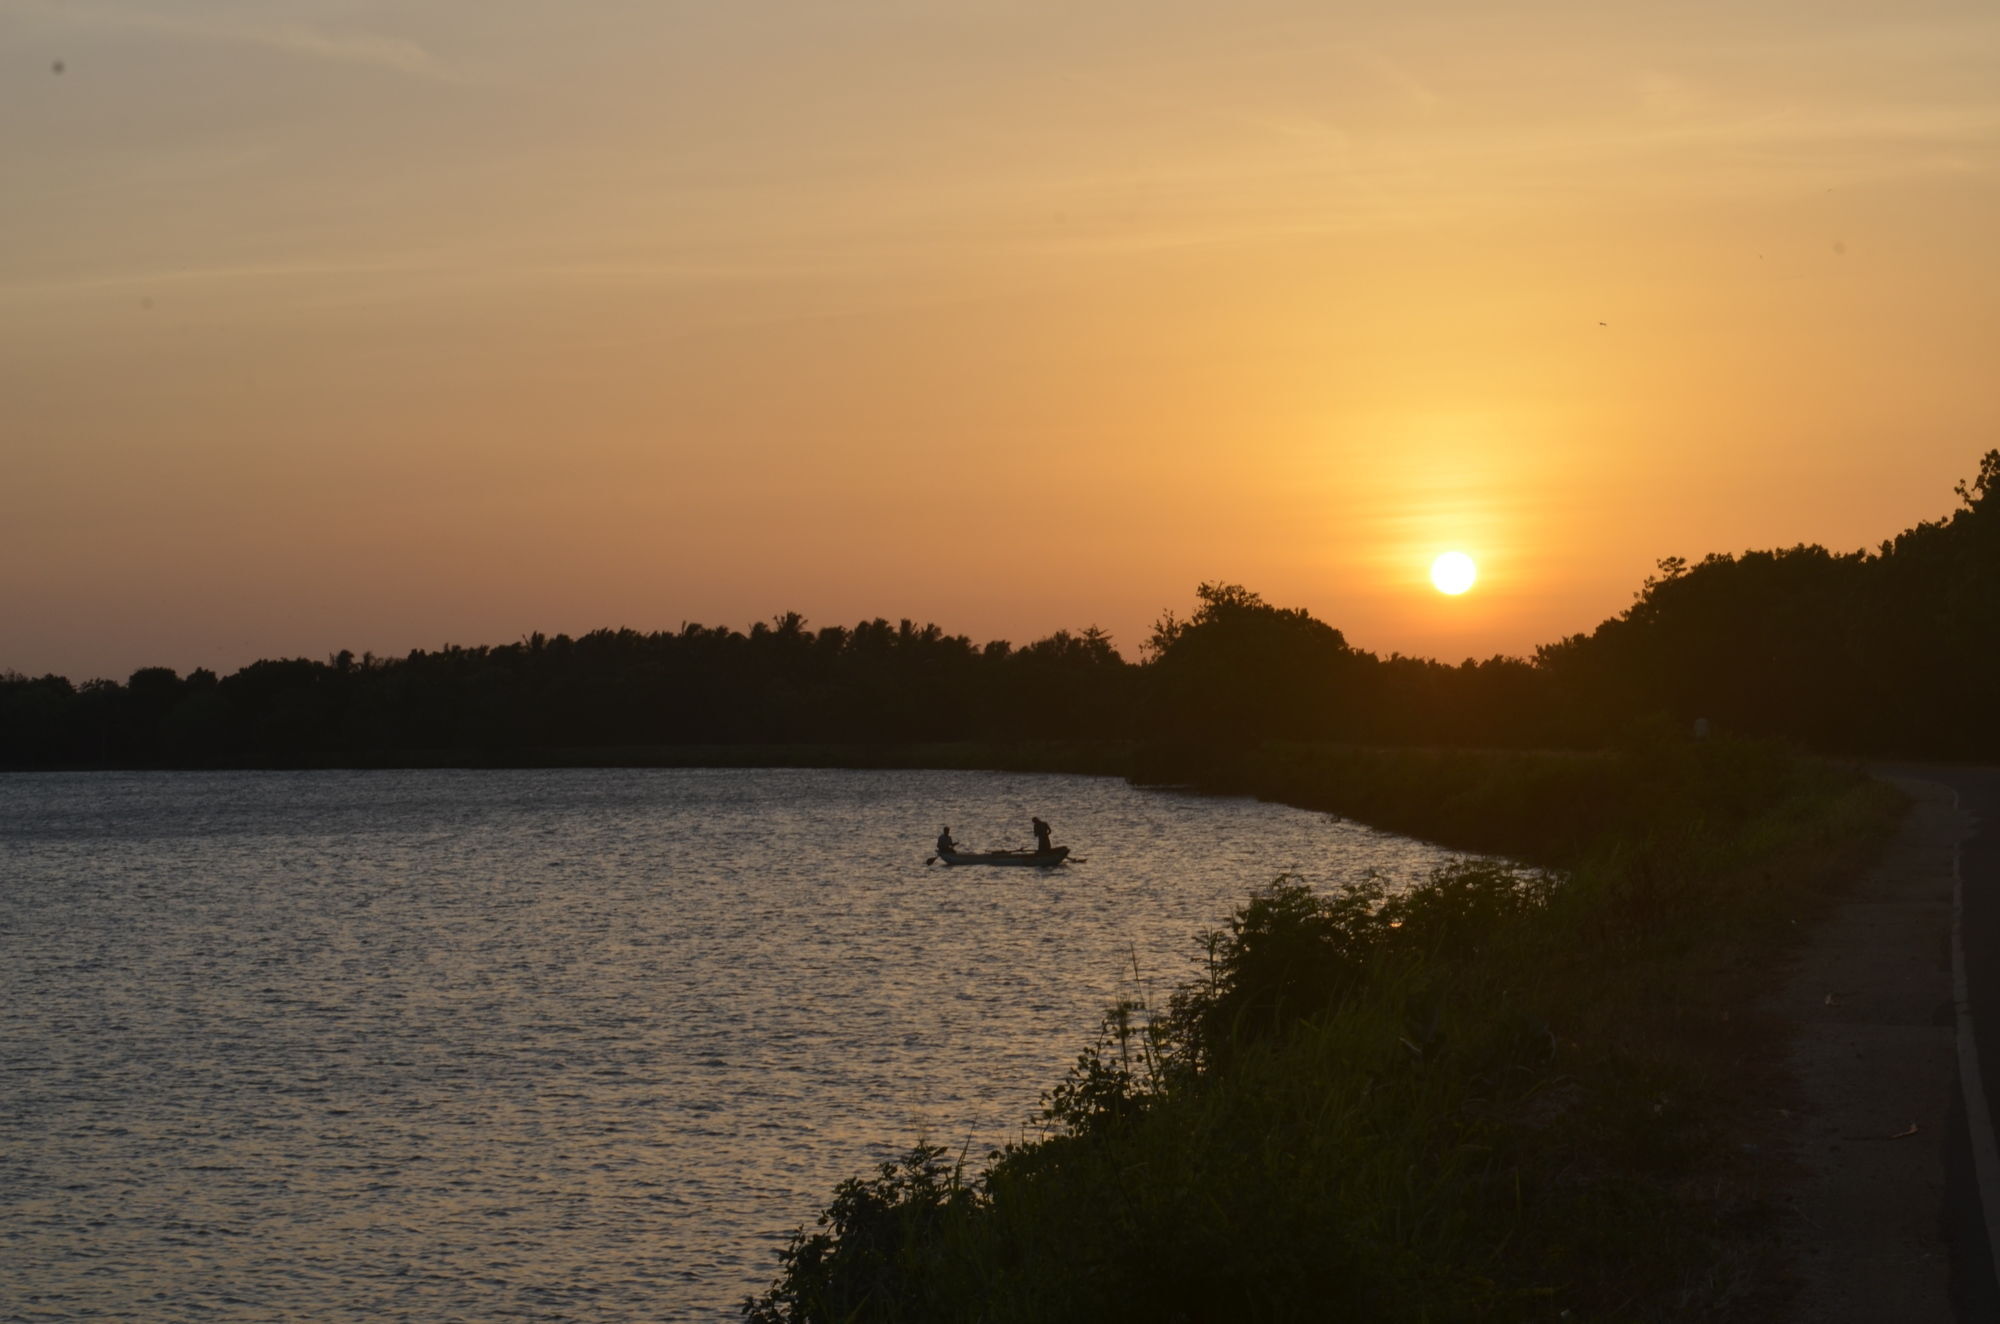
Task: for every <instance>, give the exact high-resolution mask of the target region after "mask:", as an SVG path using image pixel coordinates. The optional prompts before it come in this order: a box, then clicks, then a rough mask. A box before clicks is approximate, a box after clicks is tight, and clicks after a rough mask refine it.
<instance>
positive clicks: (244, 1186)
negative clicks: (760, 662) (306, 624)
mask: <svg viewBox="0 0 2000 1324" xmlns="http://www.w3.org/2000/svg"><path fill="white" fill-rule="evenodd" d="M1034 813H1039V814H1041V815H1042V816H1043V817H1044V818H1047V819H1049V820H1051V821H1052V822H1053V823H1054V824H1055V827H1056V838H1057V840H1058V841H1066V842H1068V843H1070V844H1071V845H1072V846H1074V847H1075V849H1076V852H1077V854H1079V855H1081V856H1083V857H1085V862H1084V863H1081V864H1076V865H1072V866H1069V867H1066V868H1064V869H1061V870H1057V871H1053V872H1050V873H1042V872H1039V871H1035V870H996V869H950V870H947V869H944V868H942V867H932V868H926V867H925V865H924V857H925V856H926V855H928V854H929V853H930V849H931V839H932V838H933V837H934V836H935V835H936V834H937V829H938V825H939V824H940V823H946V822H948V823H950V824H951V825H952V827H953V829H954V832H955V834H956V835H957V837H958V839H959V840H960V841H961V842H962V843H965V844H966V845H968V846H969V847H972V848H979V847H993V846H1007V845H1015V846H1018V845H1025V844H1027V835H1028V834H1027V821H1028V818H1029V816H1030V814H1034ZM1442 858H1443V856H1442V854H1441V853H1440V852H1438V851H1436V850H1434V849H1432V848H1430V847H1426V846H1422V845H1418V844H1416V843H1412V842H1409V841H1405V840H1403V839H1400V838H1396V837H1391V836H1388V835H1385V834H1381V833H1377V832H1373V831H1370V830H1368V829H1366V828H1361V827H1357V826H1355V825H1352V824H1348V823H1343V822H1339V821H1336V820H1331V819H1328V818H1326V817H1324V816H1321V815H1316V814H1309V813H1303V812H1300V811H1297V810H1292V809H1285V808H1282V807H1279V806H1274V805H1265V804H1258V803H1255V802H1253V801H1246V800H1235V799H1207V798H1199V797H1193V796H1183V795H1175V794H1164V793H1158V792H1142V791H1137V790H1134V789H1132V788H1130V787H1128V786H1126V785H1124V784H1123V783H1122V782H1118V781H1113V780H1106V779H1098V778H1082V777H1035V776H1010V775H1002V774H987V773H911V772H893V773H874V772H826V771H742V770H695V771H680V770H674V771H663V770H585V771H536V772H381V773H301V774H285V773H224V774H95V775H74V776H69V775H65V776H11V777H0V1318H6V1319H76V1318H123V1319H144V1320H216V1319H240V1320H273V1319H291V1320H377V1319H423V1320H431V1319H440V1320H441V1319H481V1320H484V1319H505V1318H523V1319H526V1318H532V1319H538V1320H550V1319H585V1320H627V1319H629V1320H657V1319H719V1318H731V1317H733V1314H734V1307H735V1303H736V1301H737V1300H739V1299H740V1298H741V1297H742V1296H744V1295H745V1294H747V1293H749V1292H751V1291H753V1290H757V1289H759V1288H761V1287H762V1286H764V1285H765V1284H766V1283H767V1282H768V1281H769V1279H770V1277H771V1275H772V1273H773V1272H774V1270H775V1266H776V1261H775V1257H774V1252H775V1250H776V1249H777V1248H778V1247H779V1246H781V1245H782V1244H783V1243H784V1240H785V1237H786V1235H787V1233H788V1232H789V1231H790V1230H791V1229H792V1228H794V1227H796V1226H797V1225H799V1224H800V1223H802V1222H810V1221H811V1219H812V1217H813V1216H814V1214H815V1213H816V1212H817V1210H818V1209H819V1207H820V1206H821V1205H822V1204H823V1203H824V1201H825V1199H826V1197H827V1196H828V1195H829V1194H830V1192H831V1190H832V1188H833V1186H834V1185H835V1183H837V1182H838V1181H840V1180H841V1179H842V1178H844V1177H847V1176H851V1175H854V1174H856V1173H858V1172H861V1171H863V1170H865V1169H866V1168H868V1167H869V1166H871V1165H872V1164H874V1163H877V1162H880V1161H881V1160H883V1159H885V1158H889V1157H892V1156H894V1155H895V1154H896V1153H898V1152H900V1151H901V1150H902V1149H905V1148H907V1146H908V1145H909V1144H910V1143H911V1142H912V1141H914V1140H915V1139H916V1138H918V1137H919V1136H923V1137H927V1138H929V1139H931V1140H933V1141H935V1142H937V1143H943V1144H949V1145H953V1146H958V1145H962V1144H970V1146H971V1148H972V1152H973V1154H974V1156H977V1155H978V1154H980V1153H982V1152H983V1151H984V1149H985V1148H987V1147H990V1146H992V1145H995V1144H998V1143H1000V1142H1003V1141H1005V1140H1007V1139H1009V1138H1012V1137H1014V1136H1016V1135H1017V1134H1018V1133H1019V1131H1020V1128H1021V1126H1022V1124H1023V1122H1024V1120H1025V1119H1026V1118H1027V1117H1028V1116H1029V1115H1030V1114H1031V1113H1032V1112H1033V1110H1034V1109H1035V1107H1036V1105H1037V1099H1038V1095H1039V1093H1040V1091H1041V1090H1043V1089H1044V1088H1046V1087H1047V1086H1048V1085H1050V1084H1051V1083H1053V1082H1054V1081H1055V1080H1056V1079H1057V1078H1059V1076H1060V1075H1061V1072H1062V1070H1063V1069H1064V1067H1065V1066H1066V1065H1067V1064H1068V1063H1069V1062H1070V1060H1071V1059H1072V1058H1073V1057H1074V1056H1075V1054H1076V1052H1077V1050H1078V1049H1079V1048H1080V1047H1081V1045H1082V1044H1083V1042H1084V1041H1085V1040H1086V1039H1087V1038H1088V1037H1089V1035H1090V1034H1091V1032H1092V1030H1093V1029H1094V1027H1095V1024H1096V1020H1097V1016H1098V1013H1099V1011H1100V1009H1101V1008H1102V1007H1103V1006H1104V1005H1105V1004H1106V1003H1108V1002H1109V1001H1111V1000H1112V999H1113V998H1115V997H1117V996H1119V995H1120V994H1121V993H1129V992H1130V991H1131V990H1132V987H1133V967H1134V961H1135V957H1136V962H1137V967H1138V971H1139V975H1140V978H1141V980H1142V981H1143V983H1144V984H1145V985H1147V986H1149V987H1150V988H1151V990H1152V991H1153V992H1154V993H1155V994H1163V993H1164V992H1165V991H1166V990H1167V989H1168V988H1170V987H1171V986H1172V985H1173V984H1174V983H1175V982H1177V981H1178V980H1179V979H1181V978H1182V977H1184V976H1186V975H1187V974H1189V973H1191V971H1192V969H1193V965H1192V958H1191V953H1192V952H1193V950H1194V948H1193V944H1192V942H1191V936H1192V935H1193V934H1194V933H1195V932H1196V931H1197V930H1199V929H1202V928H1205V927H1210V926H1213V925H1215V924H1216V923H1218V922H1219V921H1221V920H1222V919H1224V918H1225V917H1226V916H1227V915H1228V913H1229V911H1230V908H1231V907H1232V906H1233V905H1235V904H1236V903H1238V902H1240V901H1241V900H1242V899H1243V897H1244V895H1245V894H1246V893H1247V891H1248V890H1249V889H1250V888H1251V887H1252V886H1255V885H1257V884H1259V883H1261V882H1264V881H1268V880H1269V879H1270V878H1271V877H1272V876H1274V875H1276V874H1278V873H1280V872H1286V871H1289V872H1296V873H1301V874H1304V875H1306V876H1307V877H1308V878H1309V879H1312V880H1314V881H1331V880H1335V879H1340V878H1345V877H1349V876H1353V875H1356V874H1358V873H1360V872H1361V871H1363V870H1366V869H1376V870H1379V871H1382V872H1384V873H1386V874H1388V875H1391V876H1393V877H1398V878H1408V877H1415V876H1420V875H1421V874H1423V873H1425V872H1427V871H1428V870H1429V869H1430V868H1431V867H1432V866H1433V865H1434V864H1436V863H1437V862H1438V861H1439V860H1441V859H1442Z"/></svg>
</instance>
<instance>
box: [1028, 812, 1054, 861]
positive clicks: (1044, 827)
mask: <svg viewBox="0 0 2000 1324" xmlns="http://www.w3.org/2000/svg"><path fill="white" fill-rule="evenodd" d="M1029 821H1030V822H1032V823H1033V824H1034V825H1035V849H1036V850H1037V851H1039V852H1040V853H1042V854H1043V855H1047V854H1048V853H1049V852H1050V851H1052V850H1054V849H1055V847H1054V846H1051V845H1050V844H1049V825H1048V824H1047V823H1044V822H1043V821H1042V820H1041V819H1039V818H1035V819H1030V820H1029Z"/></svg>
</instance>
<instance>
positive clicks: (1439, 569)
mask: <svg viewBox="0 0 2000 1324" xmlns="http://www.w3.org/2000/svg"><path fill="white" fill-rule="evenodd" d="M1478 578H1479V567H1478V566H1476V565H1474V564H1473V563H1472V558H1471V557H1469V556H1467V555H1466V554H1465V553H1464V552H1446V553H1445V554H1444V555H1442V556H1440V557H1438V559H1437V560H1435V561H1433V562H1431V583H1432V584H1433V585H1435V586H1436V588H1437V591H1438V592H1440V593H1449V594H1451V595H1452V596H1453V597H1457V596H1458V595H1459V594H1461V593H1463V592H1465V590H1467V589H1469V588H1471V587H1472V585H1473V581H1475V580H1477V579H1478Z"/></svg>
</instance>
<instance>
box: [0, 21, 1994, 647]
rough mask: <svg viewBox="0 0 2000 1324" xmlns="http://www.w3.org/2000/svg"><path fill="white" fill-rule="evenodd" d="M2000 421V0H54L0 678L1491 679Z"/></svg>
mask: <svg viewBox="0 0 2000 1324" xmlns="http://www.w3.org/2000/svg"><path fill="white" fill-rule="evenodd" d="M1996 445H2000V8H1996V7H1995V6H1994V5H1992V4H1991V3H1990V0H1980V2H1977V3H1973V2H1968V3H1922V2H1921V0H1918V2H1915V3H1903V4H1899V5H1894V6H1891V5H1885V4H1879V3H1877V4H1869V5H1859V4H1844V3H1839V0H1830V2H1829V0H1810V2H1808V0H1791V2H1788V3H1770V2H1767V0H1730V3H1727V4H1722V3H1702V2H1694V3H1680V4H1675V5H1671V6H1669V5H1621V4H1615V3H1613V4H1607V3H1604V0H1592V2H1591V3H1568V2H1565V3H1539V4H1537V3H1528V4H1510V5H1505V6H1496V5H1492V4H1489V3H1472V2H1471V0H1467V2H1466V3H1413V4H1404V5H1397V6H1389V5H1381V4H1366V5H1364V4H1359V3H1328V2H1326V0H1320V2H1318V3H1283V2H1279V0H1236V2H1235V3H1231V4H1228V5H1223V4H1218V3H1212V2H1210V3H1200V4H1195V3H1181V2H1178V0H1146V2H1145V3H1129V4H1128V3H1089V2H1088V0H1064V2H1063V3H1055V2H1054V0H1050V2H1048V3H1042V2H1041V0H953V2H951V3H933V2H931V0H902V2H901V3H890V2H877V0H844V2H843V3H839V4H823V3H812V4H808V3H802V2H795V0H794V2H786V3H776V2H771V0H729V2H728V3H720V2H718V3H671V2H667V0H599V2H598V3H593V4H588V5H551V4H546V3H526V2H525V0H478V2H477V3H473V2H472V0H430V2H429V3H398V4H389V3H375V2H372V0H254V2H253V0H234V2H229V0H159V2H158V3H144V2H142V0H128V2H126V3H112V2H110V0H0V670H4V669H7V668H13V669H16V670H19V671H23V672H28V673H31V674H40V673H42V672H44V671H56V672H60V673H63V674H67V675H69V676H71V677H72V678H73V679H76V680H82V679H84V678H87V677H90V676H99V675H101V676H109V677H114V678H120V679H122V678H123V677H124V676H125V675H126V674H127V673H129V672H130V671H131V670H133V669H134V668H136V667H139V666H142V665H153V664H157V665H166V666H172V667H175V668H177V669H179V670H182V671H187V670H189V669H192V668H194V667H197V666H208V667H212V668H215V669H217V670H223V671H227V670H233V669H235V668H236V667H238V666H241V665H243V664H244V663H246V662H249V661H251V660H253V659H255V658H257V657H263V656H293V655H304V656H312V657H325V656H327V655H328V654H330V653H332V652H334V651H336V650H338V649H341V648H351V649H353V650H355V651H356V652H361V651H363V650H373V651H375V652H377V653H386V654H397V653H402V652H405V651H407V650H409V649H411V648H414V647H435V646H438V645H440V644H443V643H445V642H447V641H449V642H457V643H465V644H471V643H506V642H510V641H512V640H515V639H518V638H520V637H521V636H522V635H524V634H526V633H528V632H530V631H535V630H540V631H543V632H546V633H551V634H553V633H556V632H558V631H567V632H570V633H573V634H574V633H581V632H583V631H587V630H590V629H593V628H596V627H599V626H631V627H634V628H637V629H642V630H653V629H662V628H666V629H672V628H676V627H678V626H679V625H680V623H681V622H683V621H701V622H704V623H707V624H711V625H715V624H727V625H734V626H737V627H739V628H743V627H747V625H748V624H749V623H750V622H752V621H755V620H758V619H763V618H766V617H769V616H771V615H773V614H776V613H779V612H782V611H786V610H797V611H800V612H803V613H804V614H805V615H806V616H807V617H808V618H810V620H811V621H812V623H813V624H815V625H826V624H851V623H853V622H854V621H855V620H857V619H861V618H864V617H873V616H877V615H882V616H888V617H890V618H892V619H893V618H897V617H904V616H908V617H914V618H916V619H918V620H935V621H936V622H938V623H939V624H940V625H943V626H944V627H946V628H947V629H948V630H952V631H954V632H963V633H968V634H971V635H973V636H974V637H975V638H977V639H981V640H984V639H987V638H995V637H998V638H1010V639H1013V640H1015V641H1017V642H1025V641H1026V640H1029V639H1032V638H1035V637H1038V636H1040V635H1045V634H1048V633H1050V632H1051V631H1053V630H1055V629H1057V628H1063V627H1067V628H1072V629H1076V628H1081V627H1083V626H1085V625H1089V624H1091V623H1093V622H1094V623H1096V624H1098V625H1101V626H1103V627H1104V628H1106V629H1109V630H1111V631H1112V632H1113V634H1114V636H1115V639H1116V642H1117V643H1118V645H1119V646H1120V648H1121V649H1122V650H1123V651H1124V652H1125V653H1126V654H1127V656H1135V655H1136V653H1137V646H1138V644H1139V643H1140V642H1141V641H1142V640H1143V638H1144V636H1145V633H1146V630H1147V627H1148V626H1149V625H1150V623H1151V622H1152V620H1153V619H1154V618H1155V617H1156V616H1157V615H1158V614H1159V612H1160V611H1161V609H1163V608H1173V609H1174V610H1176V611H1179V612H1183V613H1184V612H1185V611H1186V610H1187V609H1188V607H1189V606H1190V605H1191V602H1192V597H1193V589H1194V586H1195V585H1196V583H1197V582H1199V581H1201V580H1212V579H1221V580H1229V581H1234V582H1240V583H1243V584H1246V585H1248V586H1250V587H1252V588H1254V589H1257V590H1258V591H1260V592H1261V593H1263V594H1264V596H1265V597H1266V598H1268V599H1270V600H1272V601H1274V602H1276V603H1279V604H1280V605H1283V606H1298V607H1305V608H1307V609H1308V610H1310V611H1311V612H1313V614H1315V615H1317V616H1319V617H1320V618H1321V619H1324V620H1326V621H1328V622H1330V623H1332V624H1334V625H1336V626H1339V627H1340V628H1341V629H1342V630H1344V631H1345V632H1346V634H1347V636H1348V638H1349V640H1350V641H1351V642H1353V643H1354V644H1356V645H1357V646H1360V647H1364V648H1368V649H1372V650H1375V651H1378V652H1383V653H1387V652H1391V651H1400V652H1404V653H1416V654H1424V655H1432V656H1440V657H1444V658H1446V659H1448V660H1453V661H1456V660H1458V659H1459V658H1462V657H1465V656H1468V655H1475V656H1485V655H1488V654H1491V653H1494V652H1507V653H1524V652H1528V651H1531V650H1532V649H1533V647H1534V646H1535V645H1536V644H1538V643H1542V642H1547V641H1550V640H1553V639H1555V638H1558V637H1560V636H1562V635H1565V634H1569V633H1573V632H1575V631H1579V630H1588V629H1589V628H1591V627H1592V626H1594V625H1595V624H1596V623H1597V622H1598V621H1599V620H1601V619H1602V618H1604V617H1605V616H1607V615H1610V614H1613V613H1615V612H1617V611H1618V610H1620V609H1622V608H1623V607H1624V606H1625V605H1626V604H1627V603H1628V602H1629V601H1630V598H1631V594H1632V592H1633V590H1634V589H1635V588H1636V587H1637V586H1638V584H1639V582H1640V580H1641V579H1643V578H1644V576H1645V575H1646V574H1647V573H1649V572H1650V571H1651V569H1652V567H1653V564H1654V562H1655V561H1656V560H1657V559H1659V558H1661V557H1664V556H1670V555H1681V556H1688V557H1699V556H1701V555H1702V554H1704V553H1706V552H1710V551H1740V550H1742V549H1744V548H1746V547H1768V546H1777V545H1789V544H1792V543H1796V542H1800V541H1808V542H1823V543H1825V544H1827V545H1829V546H1832V547H1835V548H1838V549H1852V548H1856V547H1860V546H1864V545H1873V544H1875V543H1876V542H1878V541H1880V540H1881V539H1883V538H1885V537H1889V536H1892V535H1893V534H1895V533H1896V532H1897V531H1899V530H1901V529H1902V528H1905V527H1907V526H1908V525H1910V524H1911V523H1913V522H1915V521H1917V520H1919V519H1925V518H1934V517H1937V516H1940V515H1942V514H1944V513H1946V512H1947V511H1948V510H1950V509H1951V507H1952V506H1953V504H1954V498H1953V496H1952V492H1951V488H1952V484H1953V483H1954V482H1955V481H1957V480H1959V479H1962V478H1966V477H1969V476H1970V475H1971V474H1973V473H1974V472H1975V471H1976V470H1977V462H1978V456H1979V454H1980V452H1982V451H1984V450H1986V449H1988V448H1989V447H1993V446H1996ZM1449 548H1457V549H1461V550H1463V551H1465V552H1468V553H1470V554H1471V555H1472V556H1473V557H1474V558H1475V559H1476V560H1477V561H1478V564H1479V567H1480V580H1479V583H1478V584H1477V585H1476V586H1475V588H1474V589H1473V590H1472V591H1471V592H1469V593H1466V594H1464V595H1463V596H1461V597H1453V598H1447V597H1445V596H1443V595H1441V594H1439V593H1438V592H1436V591H1434V590H1433V589H1432V588H1431V587H1430V583H1429V578H1428V571H1429V566H1430V562H1431V559H1432V558H1433V556H1435V555H1436V554H1437V553H1438V552H1441V551H1444V550H1446V549H1449Z"/></svg>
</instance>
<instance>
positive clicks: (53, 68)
mask: <svg viewBox="0 0 2000 1324" xmlns="http://www.w3.org/2000/svg"><path fill="white" fill-rule="evenodd" d="M67 67H68V66H67V65H65V64H64V63H63V62H62V61H61V60H57V61H56V62H55V63H54V64H52V65H50V66H49V72H50V73H52V74H59V73H61V72H62V71H63V70H64V69H65V68H67Z"/></svg>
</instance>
